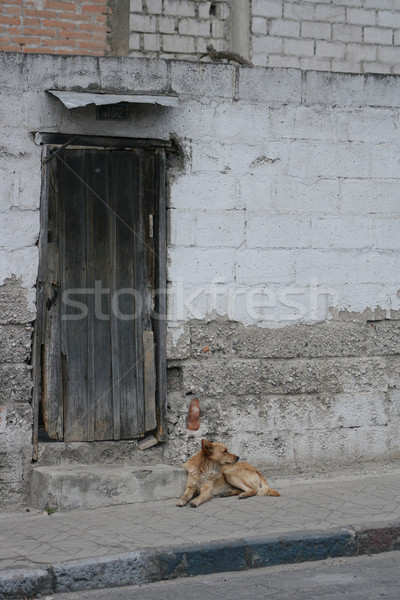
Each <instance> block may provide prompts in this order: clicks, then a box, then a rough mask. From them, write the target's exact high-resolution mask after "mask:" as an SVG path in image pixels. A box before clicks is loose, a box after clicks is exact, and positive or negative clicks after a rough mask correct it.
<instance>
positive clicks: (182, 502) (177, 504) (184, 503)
mask: <svg viewBox="0 0 400 600" xmlns="http://www.w3.org/2000/svg"><path fill="white" fill-rule="evenodd" d="M176 506H186V502H185V501H184V500H178V502H177V503H176Z"/></svg>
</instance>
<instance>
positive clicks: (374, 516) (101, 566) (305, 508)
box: [0, 470, 400, 600]
mask: <svg viewBox="0 0 400 600" xmlns="http://www.w3.org/2000/svg"><path fill="white" fill-rule="evenodd" d="M269 479H270V484H271V485H273V487H274V488H276V489H278V490H279V491H280V492H281V494H282V495H281V496H280V497H253V498H249V499H247V500H239V499H238V498H236V497H234V498H216V499H213V500H211V501H210V502H207V503H205V504H203V505H201V506H200V507H198V508H196V509H194V508H190V507H189V506H186V507H183V508H178V507H177V506H175V502H176V498H172V499H170V500H163V501H158V502H146V503H137V504H126V505H116V506H110V507H106V508H98V509H92V510H73V511H69V512H68V511H65V512H61V511H60V512H55V513H53V514H51V515H48V514H47V513H45V514H43V513H41V512H39V511H34V510H31V512H26V510H25V509H19V510H15V511H14V512H8V513H2V514H0V600H3V598H5V599H7V600H8V599H10V600H11V599H12V600H21V599H22V598H25V597H27V598H31V597H36V596H37V594H38V593H40V594H41V596H42V597H43V596H45V595H46V594H48V595H49V594H51V593H61V592H78V591H80V590H89V589H103V588H104V589H105V588H115V587H118V586H121V585H126V586H130V585H134V584H135V585H136V586H139V585H141V584H147V583H149V582H155V581H162V580H164V579H174V578H184V577H187V576H192V577H193V576H196V575H206V574H209V573H224V572H227V571H241V572H245V573H247V575H246V576H245V580H244V581H245V583H244V584H243V585H244V586H245V589H247V588H248V587H249V585H250V583H251V585H253V583H252V582H253V580H254V581H255V579H254V577H255V576H256V575H255V573H256V571H254V573H253V571H252V572H251V573H250V572H249V571H248V570H249V569H257V573H260V571H259V568H260V567H264V566H268V565H270V566H269V569H273V568H275V567H274V566H273V565H279V564H282V565H283V564H292V563H299V562H303V561H304V562H306V561H310V560H322V559H327V558H328V557H344V556H358V555H364V554H368V553H375V552H376V553H378V552H384V551H388V550H399V549H400V471H399V470H393V471H390V472H386V473H382V472H381V471H379V472H377V473H369V474H363V475H362V474H359V475H347V476H343V475H342V476H340V477H336V478H331V479H327V478H326V479H317V478H316V479H313V478H310V479H308V478H306V477H303V478H297V479H295V478H291V479H289V478H288V479H281V480H279V479H276V478H269ZM338 564H340V563H338ZM365 564H368V563H365ZM371 564H372V563H371ZM315 568H317V566H316V567H315ZM338 569H339V572H340V568H339V567H338ZM269 572H270V573H271V571H269ZM316 572H317V571H316ZM229 577H231V575H230V576H229ZM242 577H243V575H242ZM246 577H248V579H246ZM268 577H269V576H268ZM338 577H339V575H338V574H336V575H335V578H334V581H335V582H336V583H335V585H336V584H337V582H338ZM218 581H222V582H223V579H222V580H218ZM285 581H286V580H285V579H284V582H285ZM288 581H289V580H288ZM307 581H308V579H307ZM315 581H316V582H317V580H315ZM346 581H347V580H346ZM349 581H350V580H349ZM246 582H247V583H246ZM322 583H323V582H322ZM161 585H162V584H161ZM168 585H169V584H168ZM172 585H173V584H171V586H172ZM240 585H241V584H240ZM263 585H264V584H260V586H261V588H257V587H256V588H255V589H254V590H253V591H252V595H250V596H248V597H249V598H250V597H251V598H252V600H253V599H254V598H258V597H260V598H261V597H265V596H263V595H261V596H257V595H256V593H259V590H260V589H261V592H260V594H264V591H262V590H263V589H264V588H263ZM271 585H272V584H271ZM274 585H275V583H274ZM293 585H294V586H295V584H294V583H293ZM321 585H322V584H321ZM136 589H138V588H136ZM140 589H141V590H142V589H143V588H142V587H140ZM272 589H275V588H272ZM277 589H278V590H279V587H278V588H277ZM283 589H285V588H283ZM288 589H289V588H288ZM335 589H336V588H335ZM399 590H400V585H399ZM229 593H231V592H229ZM235 593H236V592H235ZM271 593H272V592H271ZM274 593H275V592H274ZM276 593H277V594H278V596H279V594H280V593H281V592H279V593H278V592H276ZM288 593H289V592H288ZM316 593H317V592H316ZM327 593H328V592H327ZM352 593H353V592H352ZM107 594H108V596H107V597H109V598H113V597H114V596H112V594H114V591H110V589H108V591H107ZM135 594H136V592H135ZM268 594H269V595H268V596H267V597H268V598H274V596H273V595H271V594H270V593H269V592H268ZM190 595H191V597H192V598H194V596H193V594H192V593H191V592H190ZM218 595H219V592H218ZM200 596H201V594H200ZM200 596H198V597H199V598H200ZM94 597H96V596H93V598H94ZM148 597H151V596H148ZM221 597H223V596H221ZM226 597H228V596H226ZM279 597H280V596H279ZM306 597H307V596H304V598H306ZM315 597H319V596H315ZM323 597H324V596H323ZM326 597H327V598H329V595H327V596H326ZM336 597H338V596H332V598H336ZM354 597H355V598H356V597H357V596H354ZM371 597H373V596H371ZM382 597H385V596H382ZM388 597H389V598H390V596H388ZM394 597H396V600H398V598H399V597H400V591H399V593H398V596H393V598H394ZM121 598H122V596H121ZM297 598H298V597H297V596H296V599H297ZM310 598H312V596H308V597H307V600H310ZM363 598H368V596H363Z"/></svg>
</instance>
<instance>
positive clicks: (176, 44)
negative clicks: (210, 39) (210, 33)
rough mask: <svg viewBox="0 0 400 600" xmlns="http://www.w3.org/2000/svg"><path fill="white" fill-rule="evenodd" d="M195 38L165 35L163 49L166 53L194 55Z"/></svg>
mask: <svg viewBox="0 0 400 600" xmlns="http://www.w3.org/2000/svg"><path fill="white" fill-rule="evenodd" d="M194 42H195V38H194V37H189V36H181V35H174V34H173V35H163V36H162V48H163V51H164V52H175V53H177V54H192V53H193V52H194V51H195V43H194Z"/></svg>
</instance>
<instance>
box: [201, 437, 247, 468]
mask: <svg viewBox="0 0 400 600" xmlns="http://www.w3.org/2000/svg"><path fill="white" fill-rule="evenodd" d="M201 449H202V450H203V453H204V455H205V456H207V458H210V459H211V460H213V461H214V462H216V463H217V464H219V465H233V464H234V463H235V462H237V461H238V460H239V457H238V456H236V454H232V453H231V452H229V451H228V448H227V447H226V446H224V444H220V443H219V442H209V441H208V440H201Z"/></svg>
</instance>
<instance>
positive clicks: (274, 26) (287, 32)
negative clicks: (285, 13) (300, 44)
mask: <svg viewBox="0 0 400 600" xmlns="http://www.w3.org/2000/svg"><path fill="white" fill-rule="evenodd" d="M269 33H270V35H276V36H282V37H293V38H298V37H299V36H300V23H296V21H287V20H285V19H274V20H273V21H271V24H270V28H269Z"/></svg>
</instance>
